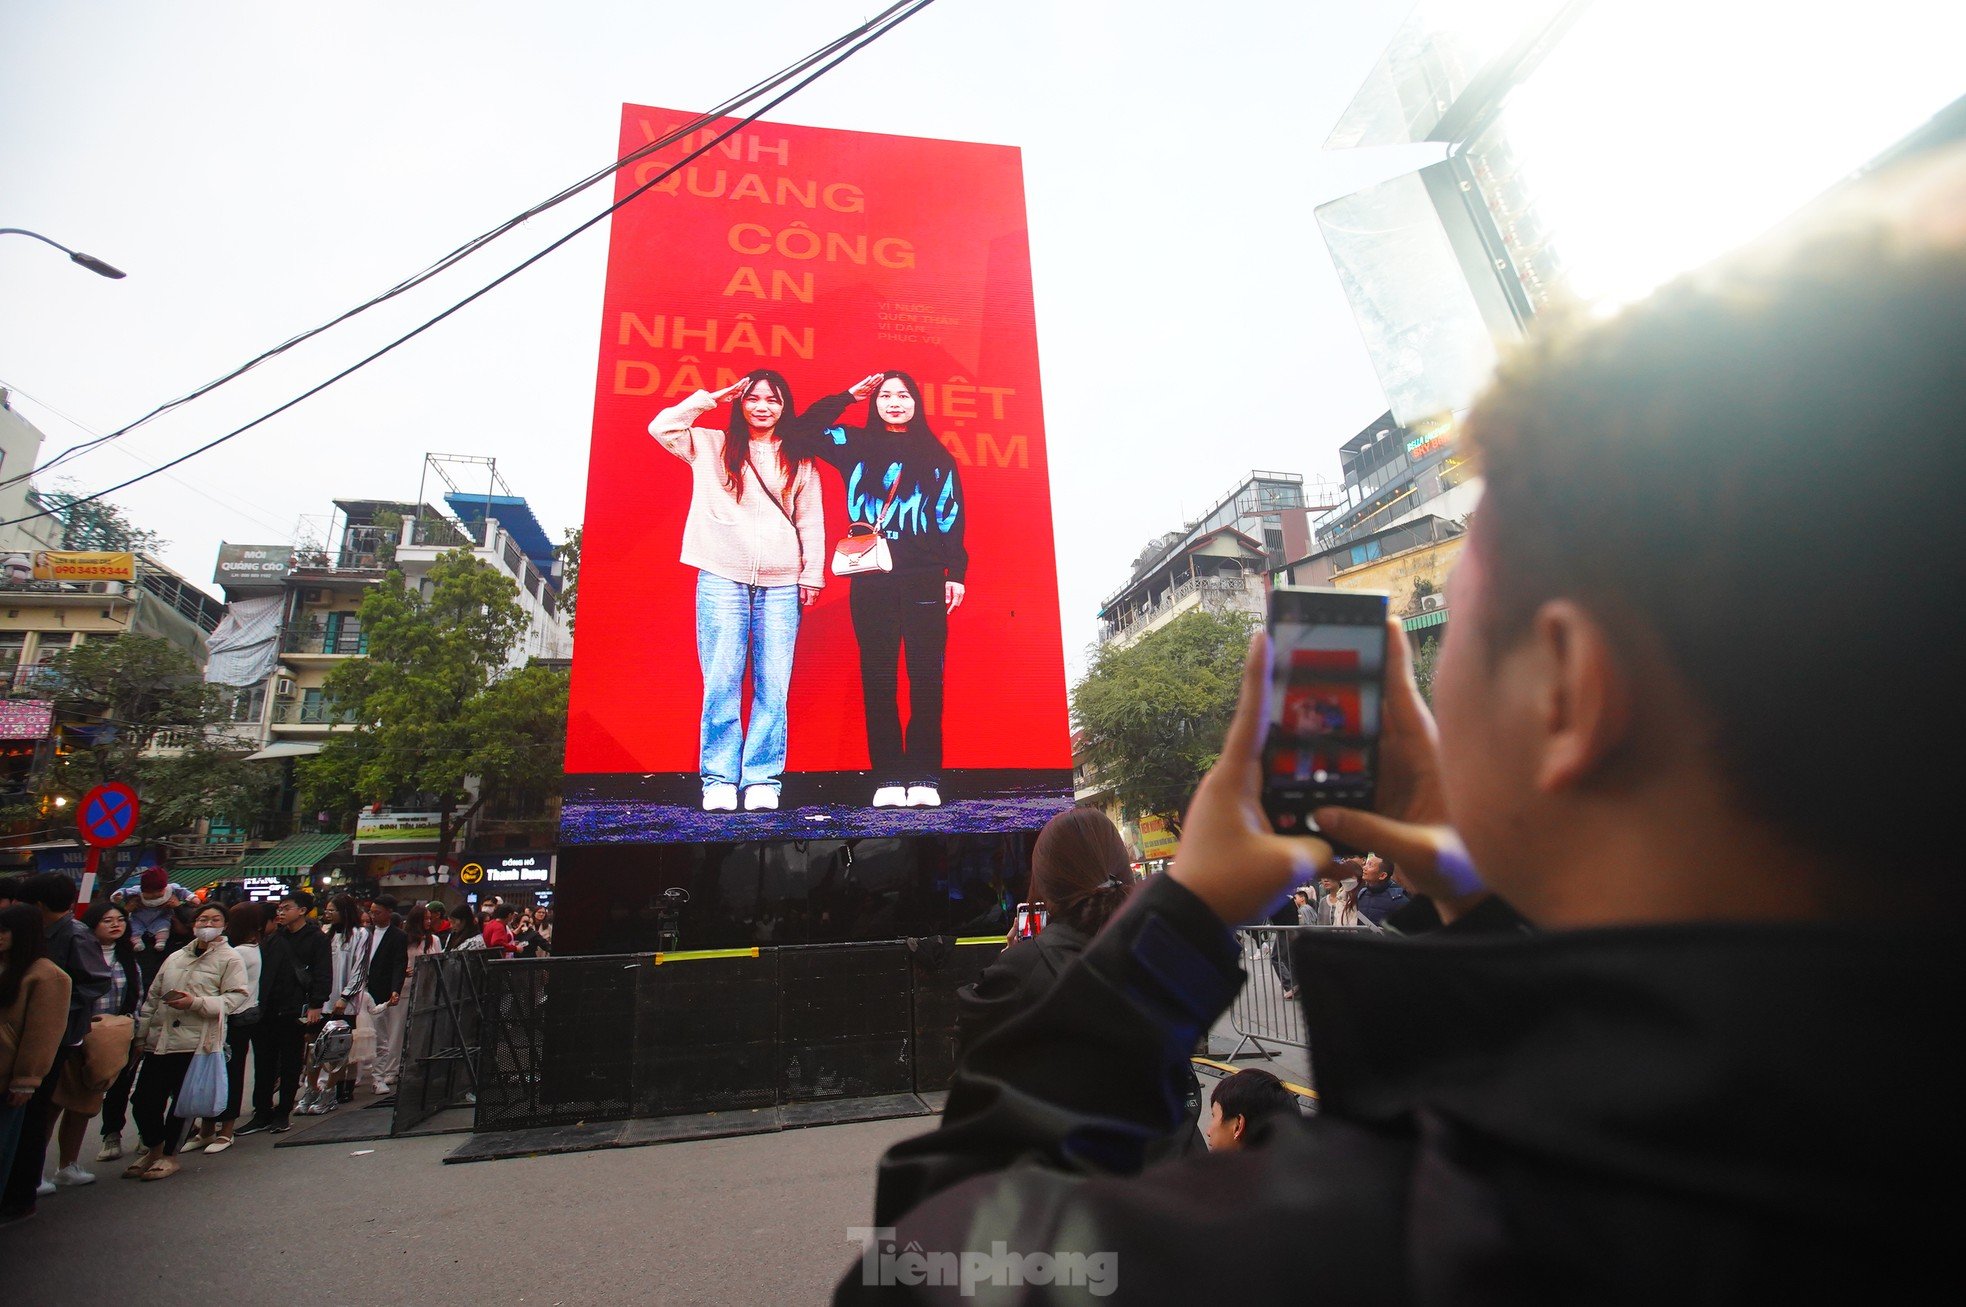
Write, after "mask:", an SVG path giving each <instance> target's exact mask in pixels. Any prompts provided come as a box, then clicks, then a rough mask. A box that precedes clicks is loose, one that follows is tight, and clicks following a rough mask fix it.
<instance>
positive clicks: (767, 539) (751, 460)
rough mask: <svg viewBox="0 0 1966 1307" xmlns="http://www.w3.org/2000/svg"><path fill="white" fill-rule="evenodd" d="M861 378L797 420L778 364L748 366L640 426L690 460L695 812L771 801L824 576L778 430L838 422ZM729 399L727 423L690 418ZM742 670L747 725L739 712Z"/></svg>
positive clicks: (805, 465)
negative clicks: (802, 630)
mask: <svg viewBox="0 0 1966 1307" xmlns="http://www.w3.org/2000/svg"><path fill="white" fill-rule="evenodd" d="M877 380H878V378H872V377H870V378H868V379H867V380H865V381H862V382H861V383H860V384H859V385H857V386H855V387H854V388H853V390H851V391H849V392H847V393H846V394H842V395H829V396H827V397H826V398H825V399H822V400H820V401H819V402H818V403H816V404H814V405H813V406H812V407H811V408H810V409H808V410H806V412H804V413H802V414H797V415H796V416H794V413H795V410H794V408H793V404H792V387H791V385H790V384H789V383H787V382H786V380H785V378H784V377H783V376H781V375H779V374H778V373H776V372H771V371H758V372H752V373H749V374H747V375H746V376H744V377H742V378H741V379H739V380H738V381H737V383H736V384H734V385H730V386H726V387H724V388H723V389H722V390H719V391H717V392H716V393H715V394H710V393H706V392H704V391H701V390H699V391H697V392H696V393H695V394H693V395H691V396H690V397H689V398H688V399H686V400H684V401H683V402H682V403H680V404H678V405H676V406H675V407H674V408H668V409H664V410H663V411H662V412H660V413H658V414H656V416H655V420H654V421H652V422H650V423H649V434H650V435H652V436H654V437H655V438H656V440H658V441H660V442H661V444H662V447H663V448H664V449H666V450H668V451H669V452H670V453H672V454H674V455H675V456H676V457H677V458H680V459H682V460H683V461H684V462H685V463H687V464H689V467H690V505H689V518H688V520H687V521H686V522H685V523H684V525H683V547H682V561H683V563H684V564H685V565H687V566H690V567H694V568H696V569H697V576H696V656H697V662H698V664H699V665H700V666H701V668H702V671H703V717H702V727H701V732H700V746H701V749H700V753H701V760H702V761H701V772H702V779H703V810H704V811H705V812H732V811H735V810H736V808H737V801H738V793H739V791H740V790H741V791H742V792H743V798H744V808H745V811H747V812H754V811H758V810H761V809H772V808H776V807H777V806H778V799H779V794H780V791H781V789H782V788H783V776H784V772H785V753H786V743H787V736H788V729H787V722H786V712H785V703H786V698H787V695H788V693H789V691H790V689H791V684H792V653H793V649H794V647H795V646H796V644H797V642H798V635H799V610H800V609H801V608H802V607H806V606H808V605H810V604H811V603H812V602H813V601H814V600H816V599H817V598H818V597H819V591H820V588H821V587H822V586H824V585H825V584H826V554H827V542H826V521H825V511H824V509H823V508H822V507H821V504H820V491H819V477H818V475H817V474H816V473H815V472H814V470H813V466H812V461H811V460H810V459H803V458H802V459H797V460H792V461H788V460H787V459H786V457H785V452H784V444H783V440H782V437H783V436H785V435H787V434H791V433H793V432H795V431H799V430H803V429H805V428H807V427H811V428H813V429H819V428H823V427H825V426H826V425H828V424H830V423H832V422H835V421H837V420H838V419H839V416H840V414H841V413H843V412H845V410H846V406H847V405H848V404H850V403H852V402H853V400H854V399H864V398H865V397H866V395H867V394H869V393H871V392H872V389H873V384H874V382H875V381H877ZM726 402H728V403H729V404H730V405H731V409H730V414H729V417H728V419H727V420H726V422H725V424H724V426H723V427H722V428H721V429H719V428H717V427H708V426H697V425H695V424H696V421H697V419H699V418H701V417H702V416H703V415H704V414H706V413H708V412H709V411H710V410H712V409H714V408H715V407H716V406H717V405H719V404H722V403H726ZM747 670H748V671H749V672H750V675H751V721H750V724H749V726H748V727H747V726H746V725H745V723H744V721H743V705H744V676H745V672H746V671H747Z"/></svg>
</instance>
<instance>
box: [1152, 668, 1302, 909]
mask: <svg viewBox="0 0 1966 1307" xmlns="http://www.w3.org/2000/svg"><path fill="white" fill-rule="evenodd" d="M1269 688H1270V641H1269V637H1268V636H1267V635H1264V634H1262V633H1260V632H1259V633H1258V634H1257V636H1256V638H1255V639H1253V640H1251V641H1250V642H1249V656H1248V657H1247V658H1246V659H1244V660H1243V666H1242V695H1241V697H1240V698H1239V699H1238V700H1237V701H1236V715H1235V717H1234V718H1233V719H1232V720H1231V721H1230V722H1229V734H1228V737H1227V738H1226V739H1224V740H1223V741H1222V756H1221V758H1220V759H1219V760H1217V762H1216V764H1215V766H1214V767H1212V768H1210V769H1209V773H1208V775H1206V776H1204V777H1202V782H1201V787H1200V788H1199V789H1197V790H1196V791H1195V797H1194V800H1193V801H1192V802H1191V803H1190V804H1189V805H1188V819H1187V821H1186V822H1185V823H1183V825H1182V827H1181V851H1180V852H1179V853H1177V854H1176V855H1175V857H1174V866H1173V868H1172V869H1171V870H1169V872H1168V873H1167V874H1168V875H1170V876H1172V877H1173V878H1174V879H1175V880H1177V881H1179V882H1180V883H1181V884H1183V885H1185V886H1187V887H1188V888H1189V889H1190V890H1192V891H1193V892H1194V894H1195V896H1196V897H1197V898H1199V899H1200V900H1201V901H1202V902H1203V903H1206V904H1207V905H1208V906H1209V907H1210V908H1211V909H1213V911H1214V913H1215V915H1216V916H1218V917H1220V918H1222V920H1223V921H1224V922H1226V923H1227V924H1229V925H1232V926H1233V925H1237V924H1240V923H1242V922H1245V921H1254V920H1256V919H1258V918H1260V917H1262V916H1263V915H1264V914H1266V913H1267V912H1268V911H1269V910H1270V909H1271V908H1273V907H1274V906H1275V905H1276V903H1277V902H1278V900H1280V899H1281V898H1282V897H1283V896H1284V894H1285V893H1286V892H1288V891H1289V890H1291V889H1294V888H1295V887H1296V886H1298V885H1302V884H1304V883H1306V882H1307V881H1309V880H1310V879H1311V878H1312V877H1313V876H1315V875H1316V874H1317V872H1318V870H1319V868H1321V867H1324V866H1326V865H1328V864H1329V863H1330V862H1331V846H1330V845H1329V844H1326V843H1325V842H1324V841H1323V840H1319V839H1307V838H1303V837H1301V836H1287V835H1278V834H1277V833H1275V832H1274V831H1273V830H1271V829H1270V819H1269V817H1268V816H1266V815H1265V814H1264V812H1263V731H1264V725H1265V723H1266V722H1267V721H1268V720H1269V714H1268V712H1267V711H1266V704H1267V702H1268V699H1269Z"/></svg>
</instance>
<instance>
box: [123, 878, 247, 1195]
mask: <svg viewBox="0 0 1966 1307" xmlns="http://www.w3.org/2000/svg"><path fill="white" fill-rule="evenodd" d="M191 927H192V932H193V934H194V936H195V938H194V939H193V941H192V942H191V943H190V944H187V945H186V946H185V947H183V948H181V949H179V950H178V951H177V952H175V953H173V954H171V955H170V956H169V957H167V958H165V959H164V965H163V966H162V967H161V968H160V969H159V970H158V972H157V978H156V979H155V980H153V981H151V982H150V990H149V992H148V993H147V994H146V995H145V996H144V1000H143V1009H142V1011H141V1012H139V1013H138V1015H137V1048H138V1050H139V1052H140V1053H141V1054H142V1056H143V1066H142V1068H141V1069H140V1070H139V1071H138V1072H137V1083H136V1088H135V1089H134V1090H132V1091H131V1093H130V1115H132V1116H134V1117H135V1118H136V1123H137V1134H138V1136H139V1137H140V1138H141V1139H142V1140H143V1149H144V1151H143V1155H142V1156H141V1157H139V1158H137V1160H136V1161H135V1162H133V1163H131V1164H130V1167H129V1169H128V1170H126V1171H124V1172H123V1175H124V1176H125V1177H126V1178H129V1179H137V1180H162V1179H165V1178H166V1177H168V1176H172V1175H176V1174H177V1170H178V1164H177V1160H176V1156H175V1155H176V1153H177V1150H178V1145H179V1144H180V1143H181V1142H183V1139H184V1128H185V1121H184V1119H183V1118H182V1117H179V1116H177V1115H176V1113H175V1112H173V1111H172V1110H171V1109H172V1108H173V1107H174V1106H175V1104H176V1100H177V1095H178V1091H179V1090H180V1089H181V1088H182V1087H183V1085H184V1073H185V1072H186V1071H188V1070H190V1068H191V1059H192V1056H193V1055H194V1054H197V1053H210V1052H215V1051H217V1050H219V1049H221V1048H223V1047H225V1035H226V1018H227V1017H229V1016H231V1015H232V1014H233V1013H234V1012H237V1011H239V1010H240V1009H241V1008H243V1007H245V1006H246V1005H247V1004H248V1003H249V1002H251V1001H252V994H251V991H250V989H249V987H248V986H247V983H246V964H245V962H244V960H243V959H241V958H240V956H239V954H238V952H237V951H236V950H234V949H233V947H232V946H231V945H230V944H227V943H226V942H225V909H224V908H222V907H220V906H219V905H218V904H216V903H210V904H207V905H206V906H205V907H203V908H201V909H199V912H198V915H197V916H196V917H194V918H192V921H191Z"/></svg>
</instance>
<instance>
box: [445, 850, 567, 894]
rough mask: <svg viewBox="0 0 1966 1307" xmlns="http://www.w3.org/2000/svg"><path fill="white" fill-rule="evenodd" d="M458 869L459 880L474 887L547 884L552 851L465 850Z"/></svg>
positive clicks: (514, 887) (516, 886)
mask: <svg viewBox="0 0 1966 1307" xmlns="http://www.w3.org/2000/svg"><path fill="white" fill-rule="evenodd" d="M457 871H458V875H457V878H458V881H459V883H460V884H463V885H468V886H470V887H472V888H473V889H476V888H478V887H480V886H484V885H502V886H504V887H506V888H508V889H522V888H525V887H528V886H536V885H549V884H551V883H552V881H553V854H551V853H548V852H542V851H530V852H519V853H514V852H506V853H467V854H465V855H464V857H463V859H462V860H461V861H460V862H459V863H458V868H457Z"/></svg>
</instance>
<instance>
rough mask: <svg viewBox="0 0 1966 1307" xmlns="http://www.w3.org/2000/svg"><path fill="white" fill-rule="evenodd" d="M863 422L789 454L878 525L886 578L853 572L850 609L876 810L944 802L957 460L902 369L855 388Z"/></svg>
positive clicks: (955, 591) (958, 573)
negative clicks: (903, 698) (904, 672)
mask: <svg viewBox="0 0 1966 1307" xmlns="http://www.w3.org/2000/svg"><path fill="white" fill-rule="evenodd" d="M851 394H852V397H853V398H854V399H862V398H868V397H869V396H871V400H870V402H869V404H868V406H867V419H866V422H865V423H864V424H863V425H861V426H859V427H857V428H856V427H847V426H844V425H841V426H833V427H828V428H826V429H825V430H824V431H822V432H820V433H819V434H818V435H817V436H811V435H805V434H801V435H800V436H798V437H795V438H794V439H793V440H791V441H788V443H787V445H786V451H787V457H801V456H808V455H809V456H811V457H815V458H819V459H823V460H824V461H826V462H828V463H831V464H832V465H833V466H834V467H836V468H838V469H839V473H840V476H841V478H842V479H843V480H844V481H845V483H846V511H847V519H848V520H849V521H850V522H856V523H861V524H864V525H866V526H870V527H872V528H873V529H874V532H875V533H876V535H878V536H880V537H882V538H883V539H884V540H885V541H886V542H887V546H888V552H889V556H890V559H891V561H892V563H893V570H892V571H885V572H883V571H866V572H859V573H857V574H855V576H854V578H853V587H852V592H851V594H850V595H849V605H850V607H851V608H852V611H853V635H854V639H855V640H856V641H857V642H858V643H859V645H860V689H861V699H862V702H863V703H864V704H865V705H866V712H867V757H868V765H869V767H870V768H871V769H872V770H873V780H874V796H873V806H874V807H876V808H904V807H905V808H934V807H939V806H941V803H942V788H941V787H942V669H943V662H944V659H945V656H946V654H947V652H948V646H949V615H950V614H951V613H954V612H955V611H956V609H957V608H959V607H961V606H962V602H963V599H964V596H965V595H966V594H967V588H966V585H967V578H968V575H969V550H968V548H967V547H966V546H965V544H964V543H963V542H964V537H965V535H966V534H967V532H968V529H969V505H968V503H967V501H965V499H964V498H963V485H962V476H961V474H960V473H959V472H958V471H957V470H956V461H955V458H954V457H953V456H952V455H951V454H950V453H949V451H948V450H947V449H946V448H945V447H944V446H943V444H942V442H941V441H940V440H938V439H937V438H936V435H935V433H934V432H933V431H932V430H930V429H929V425H928V419H927V417H926V416H925V414H924V412H923V408H922V402H921V395H922V389H921V387H920V386H918V385H916V384H915V379H914V378H913V377H910V376H909V375H908V374H907V373H905V372H883V373H881V374H880V375H879V376H877V377H871V378H869V379H868V380H867V381H863V382H861V383H860V385H858V386H855V387H854V388H853V390H852V392H851ZM904 657H905V658H906V660H907V663H908V723H907V727H906V729H905V732H904V729H903V727H902V723H901V709H900V679H899V676H898V675H897V669H898V665H899V663H900V661H901V659H903V658H904Z"/></svg>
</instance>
